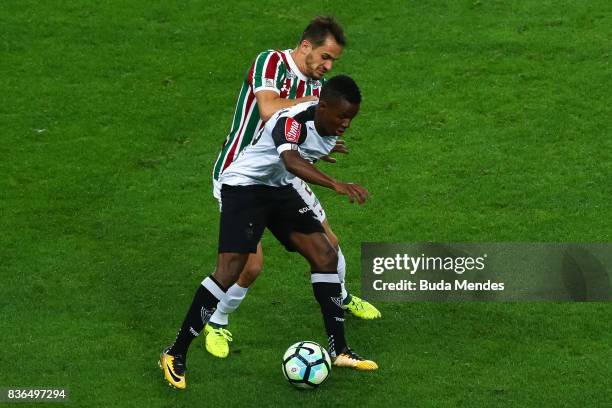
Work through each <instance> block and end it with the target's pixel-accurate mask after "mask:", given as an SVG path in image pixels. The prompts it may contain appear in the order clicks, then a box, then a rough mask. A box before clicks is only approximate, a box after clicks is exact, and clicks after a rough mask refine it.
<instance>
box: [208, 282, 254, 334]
mask: <svg viewBox="0 0 612 408" xmlns="http://www.w3.org/2000/svg"><path fill="white" fill-rule="evenodd" d="M248 290H249V288H243V287H242V286H240V285H238V284H237V283H234V284H233V285H232V286H230V288H229V289H228V290H227V292H225V294H224V295H223V297H221V300H219V303H217V310H215V313H213V315H212V316H211V317H210V320H209V321H210V322H211V323H213V324H216V325H218V326H227V325H228V323H229V314H230V313H232V312H233V311H234V310H236V309H238V306H240V303H242V301H243V300H244V298H245V297H246V294H247V291H248Z"/></svg>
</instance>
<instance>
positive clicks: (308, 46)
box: [299, 40, 312, 54]
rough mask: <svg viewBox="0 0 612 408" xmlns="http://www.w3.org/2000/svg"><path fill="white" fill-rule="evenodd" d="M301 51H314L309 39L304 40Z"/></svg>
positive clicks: (301, 43)
mask: <svg viewBox="0 0 612 408" xmlns="http://www.w3.org/2000/svg"><path fill="white" fill-rule="evenodd" d="M299 48H300V51H302V52H303V53H304V54H308V53H310V51H312V43H311V42H310V41H308V40H302V41H301V42H300V45H299Z"/></svg>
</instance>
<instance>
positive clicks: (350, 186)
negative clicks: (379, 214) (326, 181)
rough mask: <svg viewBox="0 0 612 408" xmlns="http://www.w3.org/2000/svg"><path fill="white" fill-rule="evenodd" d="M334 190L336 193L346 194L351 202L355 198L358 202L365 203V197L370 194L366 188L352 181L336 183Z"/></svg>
mask: <svg viewBox="0 0 612 408" xmlns="http://www.w3.org/2000/svg"><path fill="white" fill-rule="evenodd" d="M334 190H335V191H336V193H338V194H342V195H347V196H348V197H349V201H350V202H351V203H354V202H355V200H357V202H358V203H359V204H363V203H365V200H366V198H367V197H368V195H369V194H370V193H369V192H368V190H367V189H365V188H364V187H361V186H360V185H359V184H354V183H336V184H335V185H334Z"/></svg>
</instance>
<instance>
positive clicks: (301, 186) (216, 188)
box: [213, 177, 327, 223]
mask: <svg viewBox="0 0 612 408" xmlns="http://www.w3.org/2000/svg"><path fill="white" fill-rule="evenodd" d="M291 184H293V188H295V191H297V192H298V194H299V195H300V197H302V200H304V202H305V203H306V205H307V206H308V207H310V209H311V210H312V212H313V213H314V215H315V217H316V219H317V220H319V222H320V223H323V221H325V218H327V215H326V214H325V210H324V209H323V206H321V203H320V202H319V199H318V198H317V196H316V195H315V193H314V192H313V191H312V190H311V189H310V187H308V184H306V182H304V181H303V180H302V179H300V178H297V177H294V178H293V180H292V182H291ZM213 196H214V197H215V198H216V199H217V201H219V211H221V183H219V181H218V180H215V179H213Z"/></svg>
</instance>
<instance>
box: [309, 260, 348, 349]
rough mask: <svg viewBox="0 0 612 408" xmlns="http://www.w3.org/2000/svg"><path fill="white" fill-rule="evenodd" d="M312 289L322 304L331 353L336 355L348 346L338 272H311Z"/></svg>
mask: <svg viewBox="0 0 612 408" xmlns="http://www.w3.org/2000/svg"><path fill="white" fill-rule="evenodd" d="M311 280H312V290H313V291H314V295H315V298H316V299H317V302H319V305H320V306H321V313H322V314H323V323H324V324H325V331H326V332H327V336H328V341H329V354H330V355H331V356H332V357H336V355H337V354H339V353H341V352H342V351H343V350H344V349H345V348H346V338H345V337H344V309H343V308H342V289H341V288H340V280H339V279H338V272H337V271H333V272H318V271H312V272H311Z"/></svg>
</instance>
